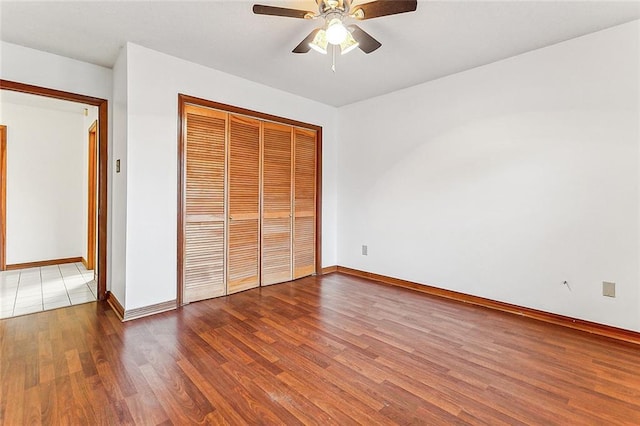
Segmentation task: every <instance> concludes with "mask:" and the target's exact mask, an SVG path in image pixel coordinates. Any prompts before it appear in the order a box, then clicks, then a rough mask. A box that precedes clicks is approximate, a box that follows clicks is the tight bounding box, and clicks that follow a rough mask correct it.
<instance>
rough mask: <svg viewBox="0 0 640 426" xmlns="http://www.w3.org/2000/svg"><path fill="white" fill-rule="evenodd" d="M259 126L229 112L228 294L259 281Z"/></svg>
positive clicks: (252, 121) (251, 120)
mask: <svg viewBox="0 0 640 426" xmlns="http://www.w3.org/2000/svg"><path fill="white" fill-rule="evenodd" d="M260 127H261V124H260V121H259V120H254V119H250V118H246V117H241V116H235V115H229V155H228V159H227V161H228V162H227V164H228V167H229V181H228V185H229V186H228V214H229V222H228V224H229V225H228V242H229V244H228V249H227V294H231V293H235V292H238V291H242V290H247V289H250V288H254V287H257V286H259V285H260V279H259V253H260V233H259V232H260V216H259V215H260V164H261V159H260Z"/></svg>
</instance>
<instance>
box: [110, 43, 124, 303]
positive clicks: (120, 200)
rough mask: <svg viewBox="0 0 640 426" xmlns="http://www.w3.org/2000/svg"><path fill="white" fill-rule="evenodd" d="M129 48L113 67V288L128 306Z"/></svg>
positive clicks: (115, 294)
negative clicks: (118, 163)
mask: <svg viewBox="0 0 640 426" xmlns="http://www.w3.org/2000/svg"><path fill="white" fill-rule="evenodd" d="M127 87H128V86H127V47H126V46H124V47H123V48H122V49H121V50H120V54H119V55H118V59H117V60H116V63H115V65H114V66H113V138H112V140H113V146H112V153H113V156H112V161H111V163H112V164H115V162H116V161H117V160H118V159H119V160H120V173H116V171H115V167H114V169H113V179H112V180H111V187H110V188H111V189H110V191H111V200H112V206H113V209H112V210H111V224H112V228H111V229H112V233H111V237H112V238H111V248H112V250H111V264H112V274H111V288H110V291H111V292H112V293H113V294H114V296H115V297H116V298H117V299H118V301H119V302H120V303H121V304H122V305H123V306H125V304H126V282H125V280H126V237H127Z"/></svg>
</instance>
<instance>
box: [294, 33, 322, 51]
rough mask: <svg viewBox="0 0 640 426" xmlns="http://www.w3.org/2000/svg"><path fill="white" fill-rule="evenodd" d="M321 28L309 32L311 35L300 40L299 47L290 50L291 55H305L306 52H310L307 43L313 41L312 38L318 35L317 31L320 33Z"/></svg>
mask: <svg viewBox="0 0 640 426" xmlns="http://www.w3.org/2000/svg"><path fill="white" fill-rule="evenodd" d="M321 29H322V28H316V29H315V30H313V31H311V33H310V34H309V35H308V36H306V37H305V39H304V40H302V41H301V42H300V44H299V45H297V46H296V48H295V49H293V50H292V52H293V53H307V52H308V51H310V50H311V47H309V43H311V42H312V41H313V39H314V37H315V36H316V34H317V33H318V31H320V30H321Z"/></svg>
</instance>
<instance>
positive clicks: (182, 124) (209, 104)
mask: <svg viewBox="0 0 640 426" xmlns="http://www.w3.org/2000/svg"><path fill="white" fill-rule="evenodd" d="M187 104H189V105H195V106H200V107H205V108H212V109H217V110H220V111H224V112H227V113H230V114H236V115H244V116H247V117H250V118H255V119H260V120H265V121H273V122H275V123H281V124H288V125H290V126H295V127H300V128H303V129H308V130H314V131H315V132H316V206H315V207H316V229H315V231H316V247H315V270H316V275H320V274H322V127H321V126H317V125H315V124H309V123H304V122H301V121H297V120H292V119H289V118H284V117H279V116H276V115H271V114H266V113H263V112H258V111H253V110H249V109H245V108H240V107H237V106H233V105H227V104H223V103H219V102H214V101H209V100H206V99H202V98H198V97H194V96H189V95H185V94H182V93H179V94H178V199H177V204H178V226H177V242H178V245H177V293H176V294H177V297H176V299H177V305H178V306H182V305H184V304H185V303H184V299H183V291H184V273H185V271H184V252H185V204H186V150H185V143H186V120H185V105H187Z"/></svg>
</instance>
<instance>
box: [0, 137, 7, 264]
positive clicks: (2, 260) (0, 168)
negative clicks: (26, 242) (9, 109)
mask: <svg viewBox="0 0 640 426" xmlns="http://www.w3.org/2000/svg"><path fill="white" fill-rule="evenodd" d="M6 237H7V126H2V125H0V271H5V270H6V269H7V259H6V257H5V255H6V249H5V245H6Z"/></svg>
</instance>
